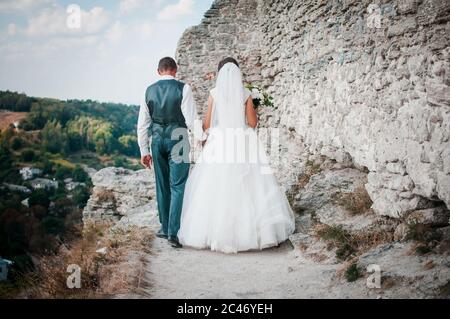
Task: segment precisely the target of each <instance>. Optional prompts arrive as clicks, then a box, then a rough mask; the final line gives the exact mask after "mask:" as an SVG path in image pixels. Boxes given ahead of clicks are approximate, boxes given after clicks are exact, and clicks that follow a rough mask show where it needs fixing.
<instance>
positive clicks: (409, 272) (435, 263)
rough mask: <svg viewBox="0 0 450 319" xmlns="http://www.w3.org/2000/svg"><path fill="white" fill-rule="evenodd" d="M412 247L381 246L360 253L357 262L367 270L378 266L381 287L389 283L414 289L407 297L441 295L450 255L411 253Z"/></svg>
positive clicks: (445, 282) (397, 244)
mask: <svg viewBox="0 0 450 319" xmlns="http://www.w3.org/2000/svg"><path fill="white" fill-rule="evenodd" d="M413 249H414V244H413V243H393V244H386V245H380V246H378V247H376V248H374V249H372V250H370V251H368V252H367V253H365V254H363V255H362V256H361V257H360V258H359V260H358V265H359V266H360V267H361V268H362V269H367V267H368V266H369V265H377V266H379V267H380V270H381V287H382V288H384V289H386V288H388V286H389V287H390V288H392V287H395V289H397V290H402V288H403V289H409V290H412V291H414V292H413V293H411V292H409V296H408V297H409V298H414V297H418V298H423V297H426V296H439V295H441V294H442V293H441V289H442V288H443V287H445V286H446V285H448V279H449V278H450V268H449V265H450V258H449V256H448V255H445V254H444V255H436V254H431V255H425V256H417V255H414V254H412V253H411V251H412V250H413ZM441 296H442V295H441ZM442 297H448V296H442Z"/></svg>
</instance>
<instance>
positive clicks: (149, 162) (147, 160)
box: [141, 155, 153, 169]
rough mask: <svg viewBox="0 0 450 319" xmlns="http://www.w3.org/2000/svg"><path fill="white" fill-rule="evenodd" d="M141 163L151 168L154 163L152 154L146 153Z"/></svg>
mask: <svg viewBox="0 0 450 319" xmlns="http://www.w3.org/2000/svg"><path fill="white" fill-rule="evenodd" d="M141 164H142V166H144V167H145V168H148V169H151V168H152V165H153V158H152V156H151V155H146V156H144V157H142V158H141Z"/></svg>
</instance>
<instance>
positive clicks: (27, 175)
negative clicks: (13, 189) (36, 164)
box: [19, 167, 42, 181]
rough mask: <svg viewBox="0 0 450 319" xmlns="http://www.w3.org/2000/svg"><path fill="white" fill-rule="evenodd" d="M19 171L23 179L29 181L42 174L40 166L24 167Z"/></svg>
mask: <svg viewBox="0 0 450 319" xmlns="http://www.w3.org/2000/svg"><path fill="white" fill-rule="evenodd" d="M19 172H20V175H22V179H23V180H24V181H27V180H29V179H32V178H33V177H35V176H38V175H41V174H42V170H40V169H39V168H32V167H24V168H22V169H21V170H20V171H19Z"/></svg>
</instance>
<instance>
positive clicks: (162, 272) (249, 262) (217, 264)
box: [146, 218, 376, 299]
mask: <svg viewBox="0 0 450 319" xmlns="http://www.w3.org/2000/svg"><path fill="white" fill-rule="evenodd" d="M153 221H155V222H156V219H155V218H153ZM152 226H153V227H155V228H156V226H155V225H152ZM153 227H152V228H153ZM339 268H340V265H321V264H316V263H313V262H311V261H308V260H304V259H303V258H302V256H301V253H300V252H296V251H294V250H293V249H292V246H291V244H290V243H289V242H286V243H284V244H282V245H281V246H280V247H277V248H272V249H268V250H264V251H262V252H248V253H239V254H236V255H226V254H222V253H216V252H211V251H205V250H203V251H199V250H194V249H189V248H183V249H173V248H172V247H170V246H169V244H168V243H167V241H166V240H163V239H159V238H156V239H155V240H154V243H153V254H152V256H150V257H149V266H148V269H147V276H148V278H149V281H150V283H151V288H150V289H149V290H147V291H146V293H148V295H149V296H150V298H181V299H183V298H200V299H201V298H219V299H220V298H244V299H245V298H256V299H265V298H362V297H365V298H367V297H369V296H368V295H367V293H368V291H367V289H366V288H365V286H364V285H359V286H356V287H355V286H352V287H351V288H350V287H349V286H347V285H346V284H345V283H342V284H339V285H335V284H333V283H334V282H335V280H334V279H333V278H334V277H335V274H336V271H337V270H338V269H339ZM373 297H376V295H373Z"/></svg>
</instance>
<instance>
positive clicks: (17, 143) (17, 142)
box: [10, 136, 23, 151]
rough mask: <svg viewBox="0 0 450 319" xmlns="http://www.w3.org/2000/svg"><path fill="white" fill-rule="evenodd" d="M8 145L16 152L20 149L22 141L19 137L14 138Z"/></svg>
mask: <svg viewBox="0 0 450 319" xmlns="http://www.w3.org/2000/svg"><path fill="white" fill-rule="evenodd" d="M10 144H11V148H12V149H13V150H15V151H17V150H18V149H20V148H21V147H22V146H23V141H22V139H21V138H20V137H18V136H14V137H13V138H12V139H11V142H10Z"/></svg>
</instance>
